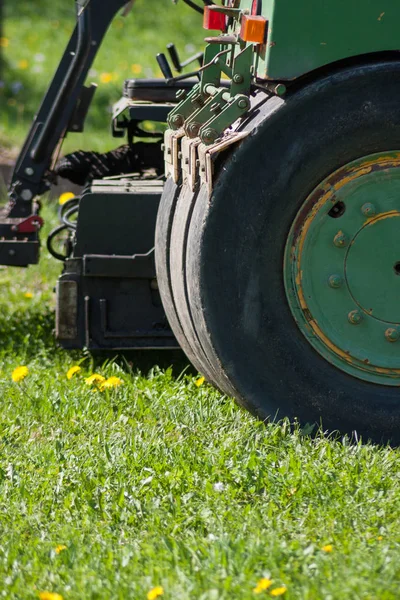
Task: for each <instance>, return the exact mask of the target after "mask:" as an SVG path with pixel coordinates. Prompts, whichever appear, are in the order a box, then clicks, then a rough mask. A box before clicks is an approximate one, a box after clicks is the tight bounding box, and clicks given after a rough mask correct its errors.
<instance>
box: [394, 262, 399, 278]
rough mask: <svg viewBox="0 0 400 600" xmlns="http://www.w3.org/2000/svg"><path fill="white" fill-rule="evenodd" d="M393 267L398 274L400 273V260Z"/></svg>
mask: <svg viewBox="0 0 400 600" xmlns="http://www.w3.org/2000/svg"><path fill="white" fill-rule="evenodd" d="M393 269H394V272H395V273H396V275H400V261H399V262H397V263H395V264H394V267H393Z"/></svg>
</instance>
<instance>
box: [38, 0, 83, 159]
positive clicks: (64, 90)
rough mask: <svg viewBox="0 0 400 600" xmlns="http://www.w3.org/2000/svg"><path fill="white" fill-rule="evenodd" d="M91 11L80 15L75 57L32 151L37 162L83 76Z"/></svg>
mask: <svg viewBox="0 0 400 600" xmlns="http://www.w3.org/2000/svg"><path fill="white" fill-rule="evenodd" d="M89 11H90V4H89V5H88V6H86V8H84V9H83V10H82V12H81V14H80V15H79V18H78V41H77V45H76V51H75V56H74V59H73V61H72V63H71V66H70V68H69V70H68V73H67V76H66V77H65V79H64V81H63V83H62V85H61V88H60V91H59V92H58V95H57V98H56V100H55V102H54V104H53V106H52V108H51V110H50V114H49V117H48V119H47V120H46V123H45V125H44V127H43V130H42V131H41V133H40V136H39V139H38V141H37V142H36V145H35V146H34V148H33V149H32V151H31V157H32V159H33V160H34V161H35V162H40V161H41V160H43V158H44V157H45V155H46V153H47V147H48V145H49V143H50V140H51V137H52V135H53V133H54V129H55V127H56V124H57V123H58V120H59V119H60V116H61V115H60V113H62V111H63V110H64V104H65V102H66V100H67V98H68V95H69V94H70V93H71V90H74V89H75V87H76V81H77V79H78V78H79V76H80V74H81V73H80V71H81V67H82V64H84V61H85V58H86V56H87V55H88V54H89V52H90V47H91V43H92V37H91V32H90V19H89Z"/></svg>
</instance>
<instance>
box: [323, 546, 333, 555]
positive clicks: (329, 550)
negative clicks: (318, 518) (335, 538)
mask: <svg viewBox="0 0 400 600" xmlns="http://www.w3.org/2000/svg"><path fill="white" fill-rule="evenodd" d="M321 550H322V551H323V552H328V553H329V552H332V550H333V546H332V544H326V546H322V548H321Z"/></svg>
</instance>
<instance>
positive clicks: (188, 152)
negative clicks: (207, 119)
mask: <svg viewBox="0 0 400 600" xmlns="http://www.w3.org/2000/svg"><path fill="white" fill-rule="evenodd" d="M199 144H200V138H196V139H194V140H192V139H190V138H188V137H184V138H182V151H181V155H182V159H181V164H182V181H186V182H187V183H188V185H189V188H190V191H191V192H194V188H195V186H196V179H197V169H196V161H197V147H198V146H199Z"/></svg>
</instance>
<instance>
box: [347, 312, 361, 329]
mask: <svg viewBox="0 0 400 600" xmlns="http://www.w3.org/2000/svg"><path fill="white" fill-rule="evenodd" d="M347 318H348V319H349V323H351V324H352V325H359V324H360V323H361V321H362V320H363V316H362V314H361V313H360V311H359V310H352V311H351V312H349V314H348V315H347Z"/></svg>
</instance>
